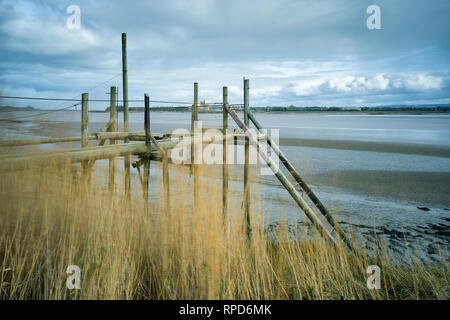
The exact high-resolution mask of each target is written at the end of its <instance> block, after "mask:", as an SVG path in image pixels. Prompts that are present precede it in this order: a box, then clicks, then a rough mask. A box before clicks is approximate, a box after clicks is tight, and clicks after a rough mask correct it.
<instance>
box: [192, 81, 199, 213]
mask: <svg viewBox="0 0 450 320" xmlns="http://www.w3.org/2000/svg"><path fill="white" fill-rule="evenodd" d="M197 121H198V82H194V105H193V107H192V120H191V139H193V138H194V134H195V129H196V125H197ZM196 147H197V146H196V143H192V144H191V168H192V173H193V174H194V210H195V209H196V208H197V205H198V166H197V164H196V163H195V161H196V159H195V150H196Z"/></svg>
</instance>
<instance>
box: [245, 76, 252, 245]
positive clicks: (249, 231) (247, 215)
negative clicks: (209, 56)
mask: <svg viewBox="0 0 450 320" xmlns="http://www.w3.org/2000/svg"><path fill="white" fill-rule="evenodd" d="M249 91H250V85H249V80H248V79H245V78H244V124H245V126H246V127H247V128H248V127H249V117H248V112H249V105H250V103H249V101H250V99H249V98H250V97H249ZM244 152H245V164H244V215H245V222H246V231H247V237H248V238H249V239H251V236H252V229H251V223H250V179H249V177H250V168H249V162H250V141H249V138H248V136H245V149H244Z"/></svg>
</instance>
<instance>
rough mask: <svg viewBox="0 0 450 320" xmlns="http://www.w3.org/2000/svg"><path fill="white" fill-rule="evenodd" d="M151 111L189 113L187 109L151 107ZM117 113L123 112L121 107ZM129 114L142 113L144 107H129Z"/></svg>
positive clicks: (107, 110) (107, 109)
mask: <svg viewBox="0 0 450 320" xmlns="http://www.w3.org/2000/svg"><path fill="white" fill-rule="evenodd" d="M150 109H151V110H152V111H189V110H190V108H189V107H151V108H150ZM105 111H106V112H109V107H107V108H106V109H105ZM117 111H118V112H123V106H118V107H117ZM128 111H129V112H144V111H145V108H144V107H129V108H128Z"/></svg>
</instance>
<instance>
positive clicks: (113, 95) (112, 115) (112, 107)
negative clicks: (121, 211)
mask: <svg viewBox="0 0 450 320" xmlns="http://www.w3.org/2000/svg"><path fill="white" fill-rule="evenodd" d="M116 99H117V87H111V89H110V97H109V101H110V104H109V121H112V124H111V126H110V127H109V130H108V131H109V132H114V131H116ZM109 144H116V140H115V139H110V140H109ZM115 167H116V160H115V157H112V158H109V172H108V175H109V177H108V187H109V191H111V192H112V191H114V171H115Z"/></svg>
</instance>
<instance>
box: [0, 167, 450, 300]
mask: <svg viewBox="0 0 450 320" xmlns="http://www.w3.org/2000/svg"><path fill="white" fill-rule="evenodd" d="M96 167H97V169H96V172H95V173H94V174H93V176H92V181H91V183H90V184H88V183H84V182H83V183H82V182H80V181H81V179H80V177H79V171H78V170H77V169H76V168H75V169H74V168H72V167H71V166H64V165H59V166H56V165H55V166H50V167H48V168H45V169H33V168H30V169H29V170H27V171H20V172H19V171H16V172H9V173H1V174H0V175H1V178H0V201H1V211H0V226H1V233H0V272H1V274H0V275H1V277H0V290H1V292H0V298H1V299H341V298H343V299H367V298H369V299H448V298H449V288H448V284H449V273H448V267H447V264H446V263H444V262H443V263H442V264H439V263H438V264H433V265H425V264H423V263H421V262H419V261H417V260H416V259H414V257H411V259H410V261H411V263H410V264H409V265H398V264H397V262H396V261H392V260H390V259H389V258H388V255H387V254H386V252H385V251H380V253H379V255H378V256H372V257H369V256H367V255H363V256H361V257H354V256H352V255H349V254H348V253H347V251H346V250H345V248H338V249H334V248H331V247H329V246H328V245H327V244H326V243H324V242H323V241H321V240H320V238H319V237H314V239H315V240H310V241H307V240H304V241H289V235H288V232H287V228H285V227H283V225H282V224H280V228H279V229H278V230H277V232H278V241H277V242H276V243H275V242H273V241H269V240H268V239H267V237H266V236H265V235H264V232H263V228H262V225H263V222H262V217H261V215H260V214H259V210H258V207H259V206H260V205H261V203H260V202H259V201H258V200H257V197H254V198H253V202H252V210H253V211H252V217H253V239H252V241H251V242H248V241H247V239H246V236H245V230H243V227H242V226H243V219H242V214H241V204H240V199H241V198H239V199H233V200H231V201H230V214H229V215H228V216H226V217H223V215H222V208H221V199H222V198H221V197H222V194H221V187H220V185H206V183H202V184H201V189H200V194H201V203H200V204H199V207H198V208H197V210H195V212H193V210H192V205H191V198H192V190H191V188H190V187H191V185H190V178H189V175H188V174H187V172H188V171H187V170H186V169H184V168H173V167H171V189H172V190H171V191H172V194H171V210H170V212H169V211H168V210H166V208H165V207H164V199H163V193H162V189H163V188H162V184H161V183H160V182H161V181H160V177H159V176H154V175H153V176H152V179H156V181H154V184H153V186H152V188H151V190H150V192H151V194H152V195H154V197H153V198H152V200H151V201H150V203H149V205H148V206H146V202H145V201H143V199H142V197H141V195H142V187H141V186H140V185H139V183H134V184H133V186H132V203H131V204H127V203H126V201H125V198H124V197H123V189H122V183H121V182H122V181H123V177H120V176H118V177H116V184H117V188H116V192H115V193H113V194H112V193H109V192H108V191H107V181H106V180H105V177H107V171H108V169H107V168H104V167H102V166H101V164H98V165H96ZM157 170H159V171H160V168H159V167H158V168H157ZM203 170H206V169H203ZM372 264H376V265H378V266H379V267H380V269H381V289H380V290H368V289H367V287H366V279H367V274H366V268H367V266H369V265H372ZM69 265H78V266H79V267H80V269H81V289H80V290H68V289H67V287H66V279H67V278H68V274H67V273H66V269H67V267H68V266H69Z"/></svg>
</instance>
